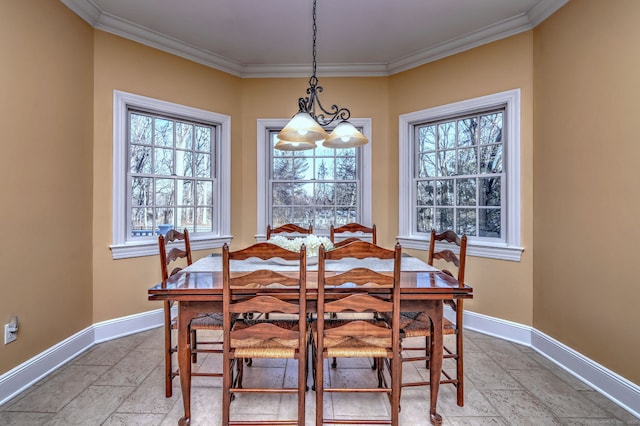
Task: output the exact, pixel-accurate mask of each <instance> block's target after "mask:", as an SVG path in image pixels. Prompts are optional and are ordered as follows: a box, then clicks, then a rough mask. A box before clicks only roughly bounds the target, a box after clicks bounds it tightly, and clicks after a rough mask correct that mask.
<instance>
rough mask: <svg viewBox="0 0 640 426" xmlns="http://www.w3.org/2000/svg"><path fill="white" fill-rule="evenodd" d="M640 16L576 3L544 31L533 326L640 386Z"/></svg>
mask: <svg viewBox="0 0 640 426" xmlns="http://www.w3.org/2000/svg"><path fill="white" fill-rule="evenodd" d="M638 16H640V2H638V1H635V0H626V1H625V0H617V1H615V2H602V1H599V0H581V1H572V2H569V3H568V4H567V5H566V6H564V7H563V8H562V9H560V10H559V11H558V12H557V13H556V14H554V15H553V16H552V17H551V18H549V19H548V20H547V21H545V22H544V23H543V24H542V25H540V26H539V27H538V28H537V29H536V30H535V33H534V34H535V45H534V46H535V49H534V60H535V86H536V92H535V101H536V102H535V111H534V113H535V123H536V125H535V129H534V134H535V159H534V164H535V171H534V175H535V194H534V199H535V210H534V217H535V230H536V239H535V250H534V251H535V268H534V290H535V291H534V326H535V328H537V329H539V330H540V331H542V332H544V333H546V334H548V335H550V336H551V337H553V338H555V339H557V340H559V341H561V342H562V343H564V344H566V345H568V346H570V347H571V348H573V349H575V350H576V351H578V352H580V353H582V354H583V355H585V356H587V357H589V358H591V359H593V360H594V361H596V362H599V363H601V364H603V365H605V366H606V367H607V368H609V369H611V370H613V371H615V372H616V373H619V374H621V375H622V376H624V377H626V378H627V379H629V380H631V381H633V382H634V383H639V384H640V368H638V362H637V354H638V353H640V337H639V335H638V332H637V331H636V327H637V324H638V323H639V322H640V310H639V309H638V306H637V305H638V299H639V298H640V286H639V285H638V274H637V271H636V270H635V267H636V266H637V265H638V260H639V259H640V257H639V255H638V248H637V242H638V240H639V239H640V223H639V220H638V212H639V211H640V197H639V196H638V195H639V194H640V190H639V187H638V157H640V144H639V143H638V131H637V123H638V116H639V115H640V105H639V103H638V99H640V84H639V80H638V77H639V76H640V55H639V54H638V52H639V50H638V46H639V43H640V25H638ZM624 353H626V354H628V355H627V356H623V355H622V354H624ZM631 354H633V355H631Z"/></svg>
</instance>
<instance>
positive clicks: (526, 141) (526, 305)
mask: <svg viewBox="0 0 640 426" xmlns="http://www.w3.org/2000/svg"><path fill="white" fill-rule="evenodd" d="M532 48H533V34H532V32H530V31H529V32H525V33H522V34H519V35H516V36H513V37H510V38H507V39H504V40H500V41H497V42H494V43H491V44H488V45H485V46H481V47H478V48H476V49H473V50H470V51H467V52H463V53H460V54H458V55H455V56H451V57H449V58H445V59H442V60H439V61H436V62H433V63H430V64H426V65H424V66H421V67H418V68H415V69H412V70H409V71H406V72H403V73H400V74H397V75H395V76H392V77H391V78H390V88H389V93H390V102H389V132H390V133H389V140H390V141H393V145H394V146H395V147H396V148H394V149H395V151H396V152H397V140H398V116H399V115H400V114H405V113H409V112H414V111H419V110H422V109H426V108H431V107H435V106H440V105H445V104H449V103H452V102H457V101H462V100H467V99H472V98H476V97H479V96H484V95H489V94H493V93H499V92H503V91H505V90H512V89H518V88H519V89H520V90H521V93H520V95H521V117H520V126H521V135H520V138H521V139H520V143H521V148H520V149H521V159H520V163H521V174H520V178H521V188H520V191H521V201H522V205H521V215H522V216H521V217H522V219H521V220H522V232H521V244H522V247H524V248H525V250H524V252H523V254H522V260H521V261H520V262H511V261H499V260H493V259H486V258H479V257H470V258H468V262H467V270H466V272H467V274H466V282H467V284H469V285H471V286H473V288H474V298H473V300H470V301H469V302H466V303H465V309H468V310H471V311H474V312H478V313H481V314H485V315H490V316H493V317H497V318H502V319H505V320H509V321H514V322H517V323H520V324H524V325H532V322H533V296H532V294H533V293H532V268H533V263H532V262H533V255H532V250H531V248H532V246H533V223H532V222H533V219H532V209H533V199H532V197H533V164H532V161H533V147H532V143H533V136H532V128H533V117H532V103H533V75H532ZM397 163H398V161H397V154H395V155H393V156H392V160H391V161H390V164H389V167H390V168H393V169H394V171H393V175H392V180H391V181H390V184H389V185H390V186H391V190H393V191H394V192H396V195H395V197H396V198H394V200H397V175H398V172H397V167H398V166H397ZM389 210H397V208H396V206H395V205H392V206H390V208H389ZM422 256H424V254H422Z"/></svg>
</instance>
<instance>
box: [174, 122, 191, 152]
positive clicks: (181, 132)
mask: <svg viewBox="0 0 640 426" xmlns="http://www.w3.org/2000/svg"><path fill="white" fill-rule="evenodd" d="M176 148H182V149H189V150H192V149H193V125H191V124H188V123H179V122H178V123H176Z"/></svg>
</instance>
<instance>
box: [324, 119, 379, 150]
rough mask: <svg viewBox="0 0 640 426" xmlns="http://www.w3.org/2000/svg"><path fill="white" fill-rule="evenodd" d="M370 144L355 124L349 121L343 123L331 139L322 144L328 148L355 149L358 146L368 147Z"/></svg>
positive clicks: (332, 133)
mask: <svg viewBox="0 0 640 426" xmlns="http://www.w3.org/2000/svg"><path fill="white" fill-rule="evenodd" d="M368 142H369V139H367V138H366V137H365V136H364V135H363V134H362V133H360V131H359V130H358V129H356V128H355V127H353V124H351V123H349V122H348V121H341V122H340V123H339V124H338V125H337V126H336V128H335V129H333V132H331V134H330V135H329V137H328V138H327V139H326V140H325V141H324V142H323V143H322V145H323V146H325V147H327V148H334V149H340V148H354V147H356V146H362V145H366V144H367V143H368Z"/></svg>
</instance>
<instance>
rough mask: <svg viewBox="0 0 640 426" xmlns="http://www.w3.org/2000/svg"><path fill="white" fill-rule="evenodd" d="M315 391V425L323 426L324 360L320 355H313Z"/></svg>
mask: <svg viewBox="0 0 640 426" xmlns="http://www.w3.org/2000/svg"><path fill="white" fill-rule="evenodd" d="M314 358H315V360H314V361H315V362H314V366H315V370H316V374H315V380H314V382H315V390H316V425H321V424H323V422H322V420H323V419H324V411H323V409H324V405H323V404H324V394H323V391H324V358H323V356H322V354H321V353H320V354H315V356H314Z"/></svg>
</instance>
